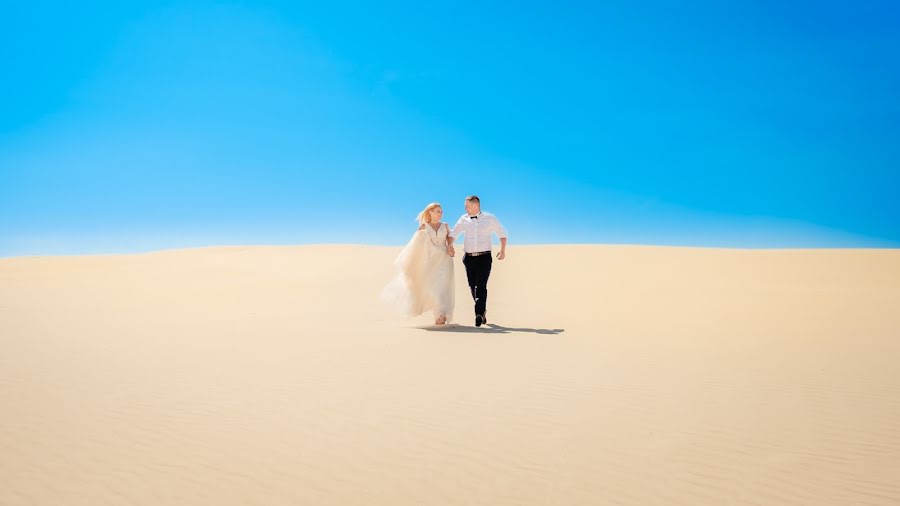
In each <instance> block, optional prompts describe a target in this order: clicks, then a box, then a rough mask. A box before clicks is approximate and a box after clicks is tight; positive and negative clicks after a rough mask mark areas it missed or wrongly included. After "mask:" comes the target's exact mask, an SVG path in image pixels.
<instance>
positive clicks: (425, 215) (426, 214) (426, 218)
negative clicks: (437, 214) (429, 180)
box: [416, 202, 441, 225]
mask: <svg viewBox="0 0 900 506" xmlns="http://www.w3.org/2000/svg"><path fill="white" fill-rule="evenodd" d="M435 207H441V203H440V202H432V203H430V204H428V205H427V206H425V209H423V210H422V212H421V213H419V215H418V216H416V221H418V222H419V224H420V225H425V224H428V223H431V214H430V213H431V210H432V209H434V208H435Z"/></svg>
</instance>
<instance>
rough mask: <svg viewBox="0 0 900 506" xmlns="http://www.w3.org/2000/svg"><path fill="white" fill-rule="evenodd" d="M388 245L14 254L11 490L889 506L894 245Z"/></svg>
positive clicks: (8, 429) (138, 498)
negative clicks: (431, 263)
mask: <svg viewBox="0 0 900 506" xmlns="http://www.w3.org/2000/svg"><path fill="white" fill-rule="evenodd" d="M398 251H399V248H391V247H367V246H297V247H265V246H252V247H215V248H199V249H184V250H170V251H161V252H155V253H150V254H140V255H115V256H113V255H109V256H82V257H37V258H35V257H31V258H27V257H19V258H6V259H0V504H2V505H4V506H11V505H31V504H36V505H54V506H55V505H66V506H76V505H86V506H100V505H104V504H109V505H152V506H160V505H191V506H195V505H201V504H203V505H206V504H208V505H216V506H226V505H238V504H240V505H266V506H272V505H292V506H294V505H316V506H322V505H340V506H350V505H366V506H373V505H390V506H397V505H416V506H421V505H466V504H469V505H474V504H477V505H490V506H502V505H523V504H525V505H560V506H572V505H591V506H593V505H612V504H616V505H641V506H646V505H667V506H668V505H679V504H680V505H691V506H696V505H725V504H728V505H750V504H758V505H782V504H784V505H788V504H797V505H799V504H803V505H817V506H818V505H849V504H854V505H897V504H900V250H728V249H697V248H668V247H637V246H602V245H597V246H563V245H559V246H515V245H511V246H510V248H509V256H508V258H507V259H506V260H504V261H503V262H498V261H496V260H495V262H494V271H493V274H492V277H491V282H490V286H489V288H490V295H489V302H488V306H489V313H488V315H489V319H490V321H491V324H492V326H489V327H483V328H481V329H475V328H474V327H473V325H472V321H471V320H472V318H473V315H472V308H471V304H470V300H469V299H468V293H467V290H466V287H465V283H464V279H465V278H464V271H463V267H462V264H461V263H460V261H459V258H457V259H456V264H455V265H456V280H457V311H456V318H455V320H456V322H457V325H455V326H450V327H447V328H444V329H439V330H438V329H434V328H432V327H430V326H429V325H428V324H429V323H430V322H431V319H430V318H429V316H428V315H425V316H422V317H419V318H417V319H414V320H410V321H406V320H403V319H401V318H397V317H395V316H393V315H392V314H391V313H389V312H388V311H387V310H386V309H385V308H384V307H382V306H381V305H380V303H379V302H378V299H377V295H378V292H379V290H380V289H381V287H382V285H383V284H384V283H385V282H387V280H388V279H389V278H390V276H391V267H392V266H391V261H392V260H393V257H394V256H395V255H396V253H397V252H398Z"/></svg>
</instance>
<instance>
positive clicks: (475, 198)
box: [466, 195, 481, 204]
mask: <svg viewBox="0 0 900 506" xmlns="http://www.w3.org/2000/svg"><path fill="white" fill-rule="evenodd" d="M466 202H474V203H476V204H481V199H479V198H478V195H469V196H468V197H466Z"/></svg>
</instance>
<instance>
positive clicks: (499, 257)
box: [497, 249, 506, 260]
mask: <svg viewBox="0 0 900 506" xmlns="http://www.w3.org/2000/svg"><path fill="white" fill-rule="evenodd" d="M504 258H506V250H505V249H502V250H500V253H497V260H503V259H504Z"/></svg>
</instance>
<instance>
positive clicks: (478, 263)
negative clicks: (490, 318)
mask: <svg viewBox="0 0 900 506" xmlns="http://www.w3.org/2000/svg"><path fill="white" fill-rule="evenodd" d="M491 263H493V260H492V259H491V253H488V254H487V255H478V256H474V257H473V256H469V255H464V256H463V265H465V266H466V278H467V279H468V280H469V290H470V291H471V292H472V298H473V299H475V314H476V315H481V316H484V312H485V311H486V310H487V296H488V291H487V282H488V278H489V277H490V276H491Z"/></svg>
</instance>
